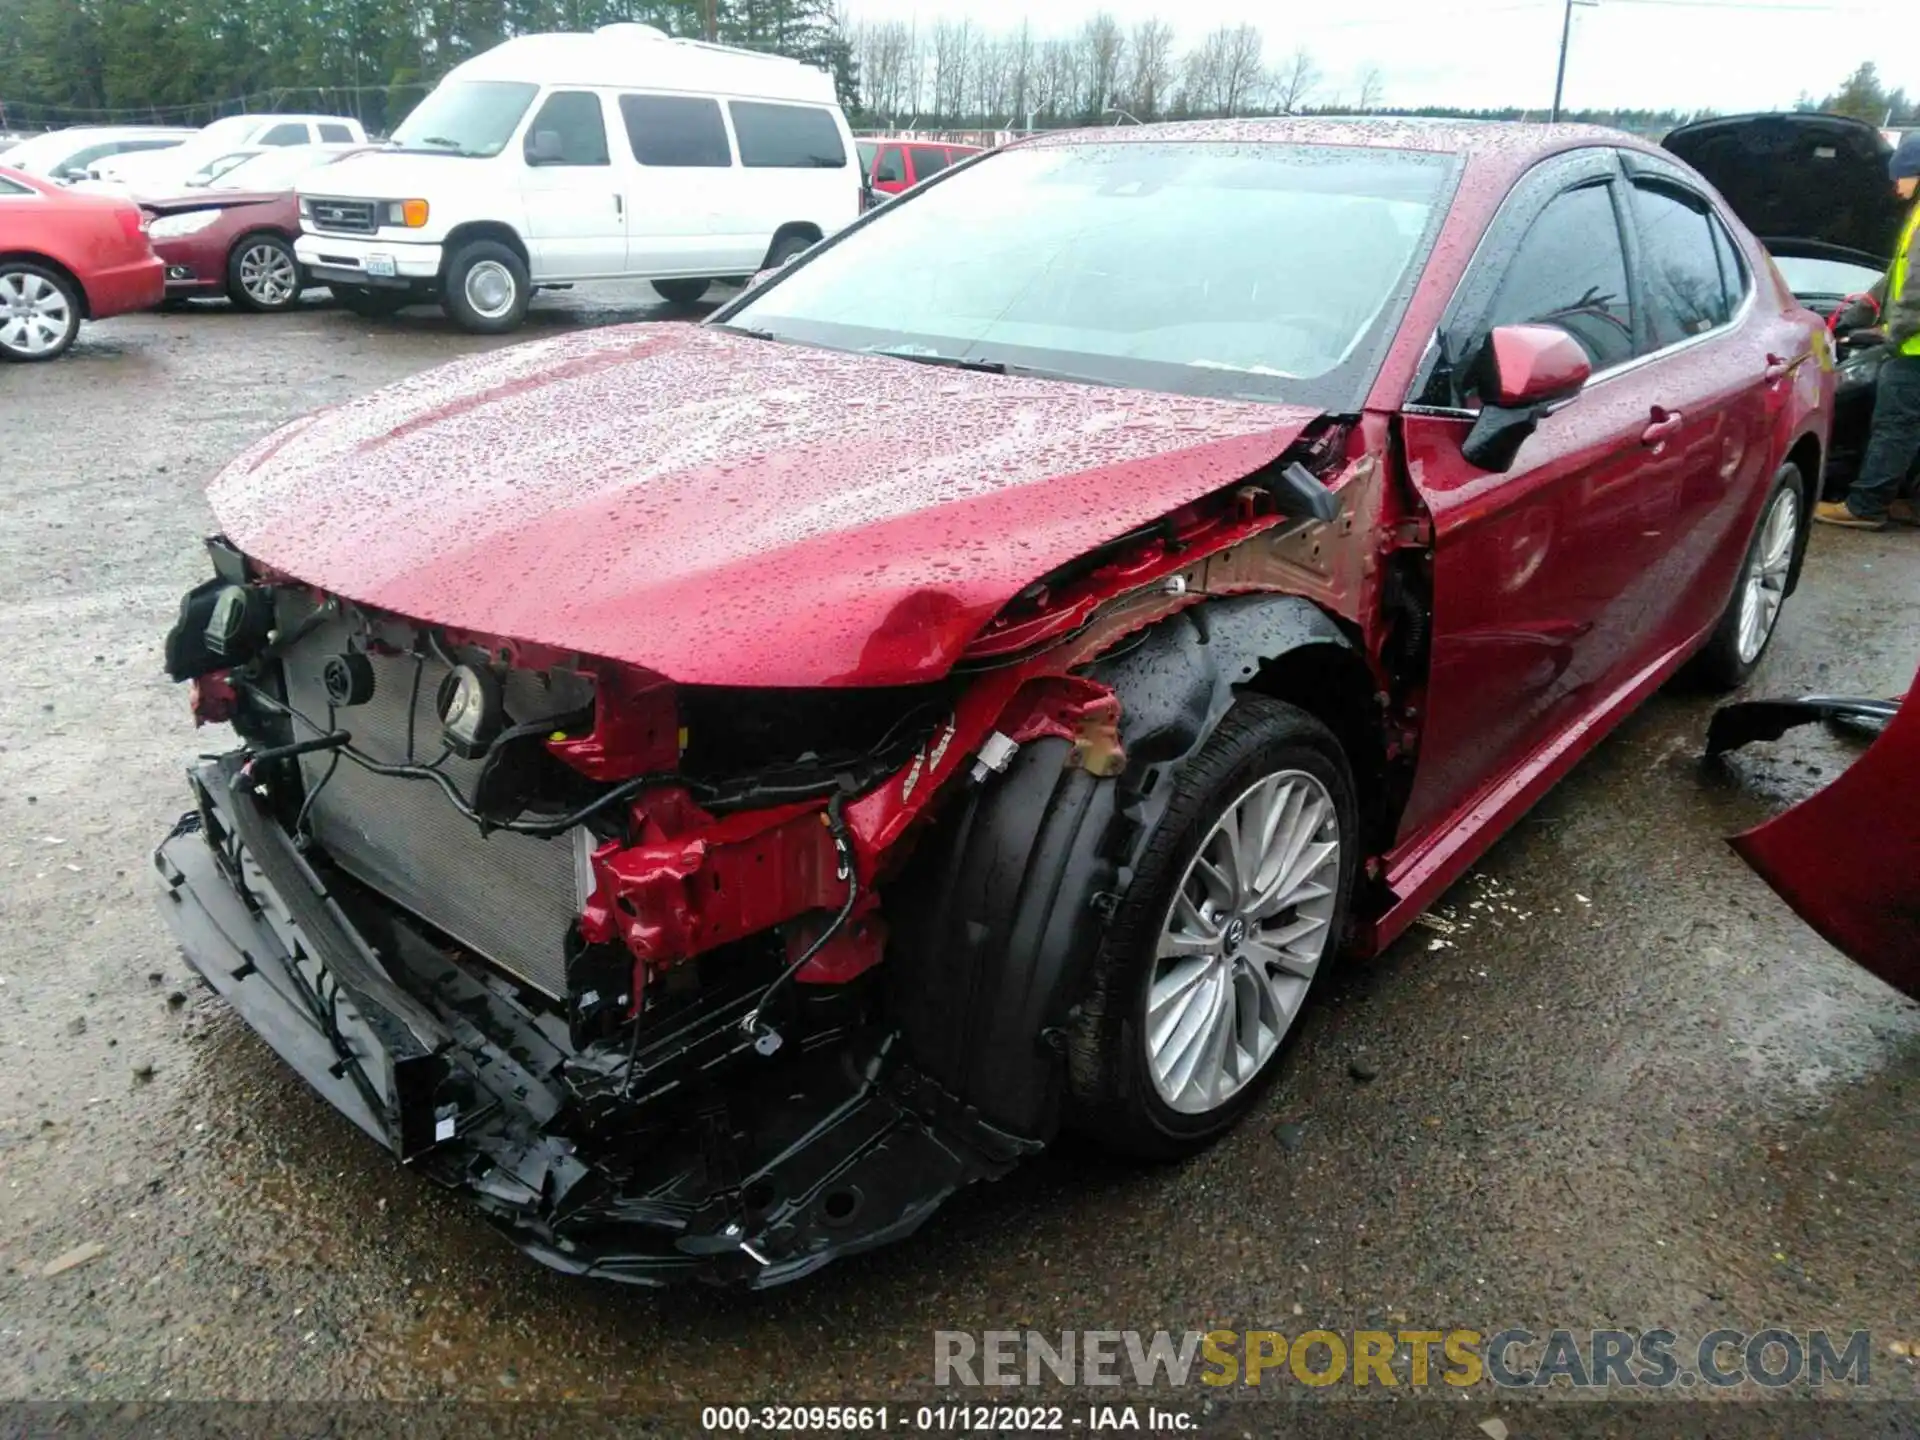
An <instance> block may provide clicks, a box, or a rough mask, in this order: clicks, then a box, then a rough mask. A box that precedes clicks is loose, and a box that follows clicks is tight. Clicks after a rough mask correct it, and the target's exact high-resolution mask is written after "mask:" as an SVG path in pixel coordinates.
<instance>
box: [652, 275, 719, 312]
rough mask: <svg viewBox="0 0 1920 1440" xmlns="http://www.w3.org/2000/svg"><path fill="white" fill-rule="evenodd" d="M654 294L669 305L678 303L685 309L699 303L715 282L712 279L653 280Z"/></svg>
mask: <svg viewBox="0 0 1920 1440" xmlns="http://www.w3.org/2000/svg"><path fill="white" fill-rule="evenodd" d="M648 283H649V284H651V285H652V286H653V292H654V294H656V295H658V296H659V297H660V298H661V299H662V300H664V301H666V302H667V303H668V304H669V305H678V306H680V307H681V308H682V309H685V308H686V307H687V306H689V305H698V304H699V303H700V301H701V299H702V298H703V297H704V296H705V295H706V293H707V290H708V288H709V287H710V286H711V285H712V284H713V282H712V281H711V280H653V281H649V282H648Z"/></svg>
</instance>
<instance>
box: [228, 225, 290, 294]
mask: <svg viewBox="0 0 1920 1440" xmlns="http://www.w3.org/2000/svg"><path fill="white" fill-rule="evenodd" d="M300 289H301V281H300V262H299V261H298V260H296V259H295V258H294V255H293V246H291V245H289V244H288V243H287V242H286V241H285V240H283V239H281V238H280V237H279V236H278V235H248V236H245V237H243V238H242V239H241V241H240V243H239V244H237V245H235V246H234V247H233V250H232V251H231V252H230V253H229V254H228V256H227V298H228V299H230V300H232V301H233V303H234V304H236V305H238V306H239V307H240V308H241V309H242V310H253V311H257V312H271V311H275V310H290V309H292V308H293V306H294V305H295V304H297V303H298V302H299V299H300Z"/></svg>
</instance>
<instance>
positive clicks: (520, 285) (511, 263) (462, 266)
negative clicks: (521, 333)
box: [441, 240, 533, 335]
mask: <svg viewBox="0 0 1920 1440" xmlns="http://www.w3.org/2000/svg"><path fill="white" fill-rule="evenodd" d="M532 298H533V285H532V283H531V282H530V281H529V279H528V277H527V267H526V265H525V263H524V262H523V261H522V260H521V259H520V257H519V256H518V255H516V254H515V253H514V252H513V251H512V250H510V249H508V248H507V247H506V246H505V245H502V244H501V243H500V242H499V241H498V240H475V241H472V242H470V243H469V244H466V245H462V246H461V247H460V248H459V249H458V250H456V251H454V252H453V256H452V258H451V259H449V260H448V261H447V270H446V278H445V281H444V284H443V290H442V295H441V304H442V305H443V306H445V308H446V312H447V314H448V315H450V316H452V317H453V323H454V324H456V325H458V326H459V327H460V328H461V329H462V330H465V331H467V332H469V333H470V334H474V335H504V334H505V333H506V332H507V331H509V330H513V329H515V328H517V327H518V326H519V324H520V322H521V321H522V320H524V319H526V318H527V303H528V302H529V301H530V300H531V299H532Z"/></svg>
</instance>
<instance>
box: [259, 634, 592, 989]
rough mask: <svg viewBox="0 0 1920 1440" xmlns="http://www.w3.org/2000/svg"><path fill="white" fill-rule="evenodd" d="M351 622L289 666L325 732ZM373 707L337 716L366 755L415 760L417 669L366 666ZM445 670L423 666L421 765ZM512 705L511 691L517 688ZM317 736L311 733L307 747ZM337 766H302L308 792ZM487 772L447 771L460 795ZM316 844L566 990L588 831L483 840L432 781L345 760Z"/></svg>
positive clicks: (465, 763) (520, 973) (527, 976)
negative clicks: (410, 720) (567, 947)
mask: <svg viewBox="0 0 1920 1440" xmlns="http://www.w3.org/2000/svg"><path fill="white" fill-rule="evenodd" d="M347 635H348V630H347V627H346V625H345V624H344V623H340V622H332V623H329V624H325V625H322V626H321V627H320V628H319V629H317V630H316V631H314V632H313V633H312V634H310V635H308V636H307V637H306V638H305V639H303V640H302V641H301V642H300V643H299V645H298V646H296V647H295V649H294V651H293V653H292V654H291V655H290V656H289V657H288V659H287V663H286V675H287V699H288V703H289V704H291V705H292V706H293V707H294V708H295V709H296V710H298V711H300V712H301V713H302V714H304V715H306V716H308V717H310V718H311V719H312V720H313V721H314V723H315V724H317V725H324V724H325V723H326V718H327V695H326V691H325V690H324V689H323V688H322V686H321V682H320V671H321V666H322V665H324V664H325V663H326V659H327V657H328V656H329V655H334V654H338V653H340V652H341V651H343V650H345V649H346V642H347ZM368 658H369V659H370V660H371V661H372V663H373V671H374V691H373V698H372V699H371V700H369V701H368V702H367V703H366V704H364V705H356V706H353V707H352V708H351V709H346V710H342V711H340V712H339V713H338V716H337V719H336V723H337V724H338V725H339V727H340V728H341V729H343V730H347V731H350V732H351V733H352V735H353V745H354V748H355V749H356V750H362V751H365V752H366V753H367V754H369V755H371V756H373V757H375V758H376V759H379V760H384V761H391V762H393V763H399V762H401V761H403V760H405V758H406V754H407V702H408V696H409V695H410V694H411V693H412V688H413V675H414V668H415V661H414V660H413V659H412V657H410V656H399V657H393V656H379V655H374V656H370V657H368ZM446 673H447V666H446V665H444V664H443V663H441V662H440V661H438V660H432V659H429V660H427V661H426V662H425V665H424V666H423V667H422V670H421V675H420V688H419V696H418V699H417V700H416V702H415V705H414V711H415V713H414V745H415V758H416V760H418V761H420V762H421V763H423V764H424V763H426V762H428V761H431V760H433V759H435V758H436V757H437V756H438V755H439V754H440V717H439V715H438V714H437V713H436V712H435V709H434V693H435V690H436V689H437V687H438V686H439V683H440V680H441V677H442V676H444V675H445V674H446ZM508 703H509V705H510V706H511V703H512V687H511V686H509V690H508ZM310 733H311V732H309V731H305V730H304V729H303V730H302V731H301V735H302V737H303V738H304V736H306V735H307V734H310ZM332 759H333V757H332V756H330V755H328V754H325V753H315V754H311V755H305V756H302V757H301V761H300V764H301V768H302V773H303V774H304V776H305V777H306V783H307V784H308V786H309V787H311V786H313V785H317V784H319V783H320V779H321V777H322V776H323V775H325V774H326V771H327V767H328V766H329V764H331V763H332ZM479 768H480V763H479V762H478V761H475V760H462V759H461V758H460V757H458V756H450V757H449V758H448V759H447V760H446V762H445V763H444V764H443V765H441V767H440V769H441V771H442V773H443V774H445V775H446V776H447V778H448V779H449V780H451V781H452V782H453V783H454V785H455V786H457V787H458V788H459V790H460V792H461V793H462V794H467V795H470V794H472V793H473V781H474V777H475V775H476V774H477V773H478V771H479ZM308 823H309V825H310V828H311V829H312V831H313V835H314V838H315V839H316V840H317V841H318V842H319V843H320V846H321V848H322V849H324V850H325V851H326V852H327V854H328V855H330V856H331V857H332V858H333V860H334V861H335V863H337V864H338V865H339V866H340V867H341V868H342V869H343V870H345V871H347V872H348V873H349V874H351V875H353V876H354V877H355V878H356V879H359V880H362V881H364V882H365V883H366V884H368V885H370V886H372V887H373V888H374V889H375V890H377V891H378V892H379V893H380V894H382V895H384V896H386V897H387V898H388V899H390V900H392V901H393V902H394V903H395V904H397V905H400V906H401V907H403V908H404V909H406V910H409V911H411V912H412V913H413V914H415V915H417V916H419V917H420V918H421V919H422V920H425V921H427V922H428V923H429V924H431V925H434V926H436V927H438V928H439V929H441V930H444V931H445V932H446V933H447V934H448V935H450V936H451V937H452V938H453V939H455V940H457V941H458V942H459V943H460V944H462V945H464V946H466V947H468V948H469V949H471V950H473V951H474V952H475V953H476V954H478V955H480V956H482V957H484V958H485V959H487V960H490V961H492V962H493V963H494V964H495V965H497V966H499V967H500V968H501V969H502V970H505V971H507V972H508V973H510V974H512V975H514V976H516V977H518V978H519V979H521V980H524V981H525V982H527V983H528V984H530V985H533V986H536V987H538V988H539V989H541V990H543V991H545V992H546V993H547V994H549V995H552V996H555V997H560V996H564V995H565V993H566V967H565V958H564V944H565V939H566V933H567V927H568V925H569V924H571V923H572V921H573V919H574V918H575V916H576V914H577V913H578V908H579V905H580V896H581V890H582V879H583V872H584V870H585V866H586V857H587V853H588V852H587V841H588V836H587V832H586V831H585V830H584V829H581V830H577V831H576V832H575V833H574V834H573V835H572V836H568V837H562V838H559V839H554V840H542V839H537V838H535V837H533V836H530V835H516V834H512V833H511V832H508V831H501V830H496V831H494V832H493V833H491V834H490V835H487V836H485V837H484V838H483V837H482V836H481V834H480V829H479V827H478V826H477V825H475V824H474V823H473V821H471V820H469V819H467V818H466V817H465V816H463V815H462V814H460V812H459V811H457V810H455V809H454V808H453V805H452V803H451V802H450V801H449V800H448V799H447V797H446V795H445V794H444V793H443V792H442V791H441V789H440V787H439V786H438V785H436V784H434V783H433V782H432V781H430V780H422V779H402V778H397V777H394V776H383V775H375V774H374V773H373V772H372V771H370V770H366V769H364V768H362V767H361V766H359V765H356V764H354V763H353V761H351V760H348V759H344V758H343V759H342V760H341V761H340V764H339V766H338V768H337V769H335V770H334V773H333V778H332V779H331V780H329V781H327V783H326V785H325V788H323V789H322V790H321V791H320V794H319V797H318V798H317V799H316V800H315V801H314V803H313V808H312V811H311V812H310V820H309V822H308Z"/></svg>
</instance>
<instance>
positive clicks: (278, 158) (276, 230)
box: [141, 146, 352, 311]
mask: <svg viewBox="0 0 1920 1440" xmlns="http://www.w3.org/2000/svg"><path fill="white" fill-rule="evenodd" d="M350 153H352V151H351V149H343V148H341V147H338V146H297V147H291V148H287V149H280V150H267V151H263V152H262V153H260V154H258V155H256V156H254V157H252V158H251V159H248V160H244V161H242V162H241V163H240V164H238V165H236V166H234V167H233V168H232V169H230V170H226V171H224V172H222V173H221V174H219V175H218V176H216V177H215V178H214V179H213V180H212V181H211V182H209V183H208V184H206V185H204V186H201V187H199V188H196V189H192V190H188V191H185V192H183V193H181V194H179V195H172V196H167V197H165V198H149V199H144V200H142V202H141V203H142V205H144V206H145V208H146V210H147V211H148V213H149V214H150V215H152V216H153V217H154V218H153V222H152V226H151V234H152V237H153V248H154V250H155V251H156V252H157V253H158V254H159V256H160V258H161V259H162V260H164V261H165V262H166V267H167V296H168V298H169V299H195V298H203V297H214V296H221V295H224V296H226V297H227V298H228V299H229V300H231V301H232V302H233V303H234V304H235V305H237V306H239V307H240V308H241V309H243V310H254V311H275V310H289V309H291V308H292V307H293V306H294V305H295V304H297V303H298V302H299V299H300V293H301V291H302V290H304V289H305V288H306V287H307V275H306V272H305V270H304V268H303V267H302V266H301V264H300V262H299V260H298V259H297V258H295V256H294V253H293V242H294V240H295V238H296V237H298V235H299V234H300V202H299V200H298V199H297V198H296V197H295V195H294V192H293V182H294V181H295V180H296V179H298V178H299V177H300V176H301V175H304V174H306V173H308V172H309V171H311V170H314V169H317V168H318V167H320V166H322V165H325V164H328V163H330V162H332V161H334V160H337V159H339V158H340V157H341V156H342V155H344V154H350Z"/></svg>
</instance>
